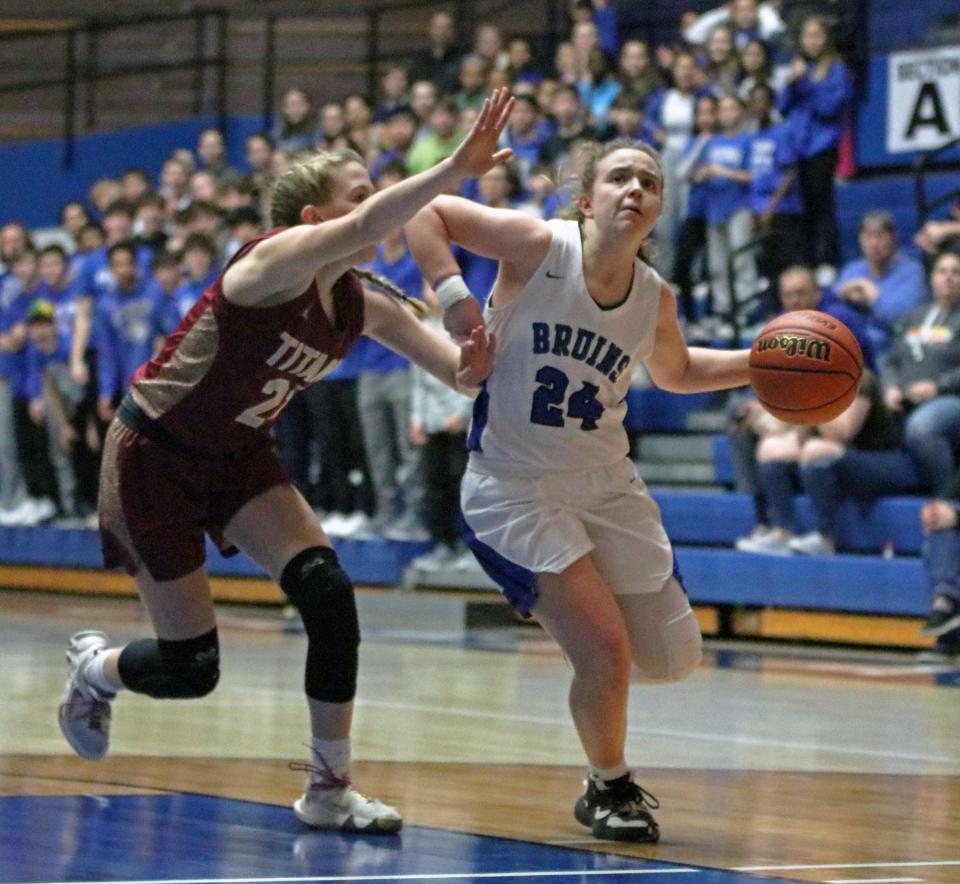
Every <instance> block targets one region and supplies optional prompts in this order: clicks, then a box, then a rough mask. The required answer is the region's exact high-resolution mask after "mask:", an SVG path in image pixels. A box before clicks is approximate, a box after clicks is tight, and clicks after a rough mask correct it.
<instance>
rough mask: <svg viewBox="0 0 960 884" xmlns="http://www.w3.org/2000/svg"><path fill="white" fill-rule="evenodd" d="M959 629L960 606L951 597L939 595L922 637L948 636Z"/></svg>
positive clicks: (922, 628)
mask: <svg viewBox="0 0 960 884" xmlns="http://www.w3.org/2000/svg"><path fill="white" fill-rule="evenodd" d="M957 627H960V606H958V605H957V603H956V602H955V601H954V600H953V599H952V598H950V596H946V595H938V596H937V597H936V598H935V599H934V600H933V609H932V610H931V611H930V615H929V616H928V617H927V619H926V620H924V621H923V626H921V627H920V632H921V634H922V635H946V634H947V633H948V632H953V630H955V629H956V628H957Z"/></svg>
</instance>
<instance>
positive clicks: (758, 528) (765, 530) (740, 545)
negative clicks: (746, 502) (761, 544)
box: [733, 525, 773, 552]
mask: <svg viewBox="0 0 960 884" xmlns="http://www.w3.org/2000/svg"><path fill="white" fill-rule="evenodd" d="M772 530H773V529H772V528H771V527H769V526H768V525H754V527H753V530H752V531H751V532H750V533H749V534H745V535H744V536H743V537H738V538H737V539H736V540H735V541H734V542H733V548H734V549H739V550H741V551H743V552H750V551H751V550H750V549H749V547H750V544H752V543H753V542H754V541H755V540H759V539H760V538H761V537H766V536H767V535H768V534H769V533H770V532H771V531H772Z"/></svg>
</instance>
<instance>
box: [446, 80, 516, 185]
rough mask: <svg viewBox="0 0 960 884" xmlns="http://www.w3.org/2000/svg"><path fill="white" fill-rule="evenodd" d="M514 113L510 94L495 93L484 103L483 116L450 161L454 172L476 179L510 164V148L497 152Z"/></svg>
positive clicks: (495, 90)
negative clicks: (497, 166)
mask: <svg viewBox="0 0 960 884" xmlns="http://www.w3.org/2000/svg"><path fill="white" fill-rule="evenodd" d="M512 111H513V98H512V97H511V96H510V93H509V91H508V90H506V89H494V90H493V94H492V95H491V96H490V97H489V98H486V99H484V102H483V107H482V108H481V110H480V114H479V116H477V119H476V120H475V121H474V124H473V125H472V126H471V127H470V131H469V132H468V133H467V137H466V138H465V139H464V140H463V141H462V142H461V144H460V146H459V147H458V148H457V149H456V150H455V151H454V153H453V156H452V157H450V161H451V163H453V166H454V168H456V169H457V170H459V171H460V172H462V173H463V174H464V175H467V176H469V177H472V178H475V177H477V176H479V175H483V174H484V173H485V172H489V171H490V170H491V169H492V168H493V167H494V166H496V165H497V164H498V163H503V162H506V161H507V160H509V159H510V157H512V156H513V151H512V150H510V148H509V147H505V148H504V149H503V150H497V143H498V142H499V140H500V134H501V133H502V132H503V130H504V127H505V126H506V125H507V121H508V120H509V119H510V113H511V112H512Z"/></svg>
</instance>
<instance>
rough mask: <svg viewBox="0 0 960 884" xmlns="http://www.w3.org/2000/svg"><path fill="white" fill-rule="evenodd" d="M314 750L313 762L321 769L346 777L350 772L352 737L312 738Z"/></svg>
mask: <svg viewBox="0 0 960 884" xmlns="http://www.w3.org/2000/svg"><path fill="white" fill-rule="evenodd" d="M310 748H311V749H312V750H313V751H312V754H313V762H314V764H315V765H316V766H317V767H319V768H320V769H321V770H327V769H328V768H329V770H330V772H331V773H332V774H333V775H334V776H335V777H341V778H343V777H346V776H348V774H349V773H350V737H345V738H344V739H342V740H321V739H320V738H319V737H313V738H312V739H311V740H310Z"/></svg>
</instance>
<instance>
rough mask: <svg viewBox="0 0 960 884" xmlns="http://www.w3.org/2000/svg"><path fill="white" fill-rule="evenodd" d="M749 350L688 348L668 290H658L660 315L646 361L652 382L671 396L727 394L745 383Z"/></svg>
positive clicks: (747, 379)
mask: <svg viewBox="0 0 960 884" xmlns="http://www.w3.org/2000/svg"><path fill="white" fill-rule="evenodd" d="M749 358H750V351H749V350H711V349H708V348H706V347H688V346H687V342H686V341H685V340H684V339H683V335H682V334H681V332H680V326H679V325H678V324H677V302H676V298H674V296H673V292H672V291H671V290H670V287H669V286H668V285H667V284H666V283H664V284H663V287H662V288H661V289H660V311H659V314H658V316H657V337H656V343H655V344H654V346H653V353H652V354H651V355H650V356H649V357H648V359H647V361H646V363H645V364H646V366H647V370H648V371H649V372H650V377H651V378H653V382H654V383H655V384H656V385H657V386H658V387H660V389H661V390H668V391H669V392H671V393H705V392H708V391H710V390H729V389H731V388H732V387H742V386H744V385H745V384H747V383H749V380H750V378H749V374H748V370H747V366H748V360H749Z"/></svg>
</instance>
